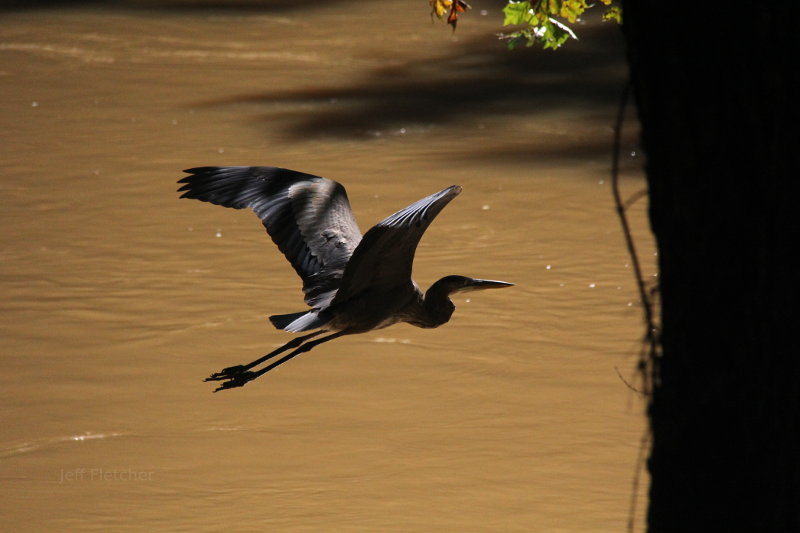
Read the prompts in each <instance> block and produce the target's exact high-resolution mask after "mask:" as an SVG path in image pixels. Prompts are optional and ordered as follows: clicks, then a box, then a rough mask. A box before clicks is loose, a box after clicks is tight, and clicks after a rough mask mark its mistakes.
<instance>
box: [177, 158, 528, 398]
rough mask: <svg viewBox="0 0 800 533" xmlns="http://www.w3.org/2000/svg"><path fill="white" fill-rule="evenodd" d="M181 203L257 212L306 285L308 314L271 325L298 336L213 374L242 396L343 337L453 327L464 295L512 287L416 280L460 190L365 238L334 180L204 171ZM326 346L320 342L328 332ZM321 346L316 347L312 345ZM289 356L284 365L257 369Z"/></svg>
mask: <svg viewBox="0 0 800 533" xmlns="http://www.w3.org/2000/svg"><path fill="white" fill-rule="evenodd" d="M184 172H186V173H187V174H189V175H188V176H184V177H183V178H182V179H181V180H179V181H178V183H182V184H183V186H182V187H180V189H178V191H179V192H183V194H182V195H181V198H195V199H197V200H202V201H204V202H211V203H213V204H217V205H221V206H224V207H232V208H234V209H242V208H245V207H249V208H250V209H252V210H253V211H255V213H256V215H258V217H259V218H260V219H261V222H262V223H263V224H264V227H265V228H266V229H267V233H268V234H269V236H270V237H272V240H273V242H274V243H275V244H277V245H278V248H279V249H280V251H281V252H283V254H284V255H285V256H286V259H288V260H289V262H290V263H291V264H292V266H293V267H294V269H295V270H296V271H297V274H298V275H299V276H300V278H301V279H302V280H303V292H304V293H305V302H306V304H307V305H308V306H309V307H311V309H310V310H308V311H300V312H297V313H289V314H285V315H273V316H271V317H269V319H270V321H271V322H272V324H273V325H274V326H275V327H276V328H278V329H282V330H285V331H289V332H292V333H299V332H304V331H311V330H316V331H313V332H312V333H309V334H307V335H302V336H300V337H295V338H294V339H292V340H291V341H289V342H287V343H286V344H284V345H283V346H281V347H280V348H278V349H277V350H275V351H273V352H271V353H268V354H267V355H265V356H263V357H260V358H258V359H256V360H255V361H252V362H251V363H248V364H246V365H236V366H231V367H228V368H225V369H223V370H222V371H220V372H215V373H214V374H212V375H211V376H209V377H208V378H206V379H205V381H222V384H221V385H220V386H219V387H218V388H217V389H216V390H215V391H214V392H216V391H219V390H223V389H230V388H234V387H241V386H243V385H245V384H246V383H248V382H250V381H252V380H254V379H256V378H258V377H259V376H262V375H263V374H265V373H266V372H269V371H270V370H272V369H273V368H275V367H277V366H278V365H280V364H282V363H285V362H286V361H288V360H289V359H291V358H293V357H295V356H297V355H298V354H301V353H303V352H307V351H309V350H311V349H312V348H313V347H315V346H317V345H319V344H322V343H323V342H327V341H330V340H333V339H335V338H337V337H341V336H342V335H352V334H354V333H364V332H366V331H371V330H374V329H380V328H385V327H388V326H391V325H392V324H396V323H398V322H408V323H409V324H413V325H414V326H418V327H421V328H435V327H438V326H441V325H442V324H444V323H446V322H447V321H448V320H450V316H451V315H452V314H453V310H454V309H455V306H454V305H453V302H452V301H451V300H450V298H449V297H448V296H449V295H450V294H453V293H456V292H463V291H470V290H476V289H492V288H499V287H508V286H510V285H513V283H507V282H505V281H493V280H486V279H473V278H468V277H465V276H445V277H443V278H442V279H440V280H439V281H437V282H436V283H434V284H433V285H431V287H430V288H429V289H428V291H427V292H426V293H425V294H424V295H423V293H422V291H421V290H420V288H419V286H418V285H417V284H416V283H415V282H414V281H413V280H412V279H411V267H412V263H413V262H414V252H415V251H416V249H417V244H418V243H419V241H420V239H421V238H422V234H423V233H425V230H426V229H427V227H428V226H429V225H430V223H431V222H432V221H433V219H434V218H435V217H436V215H438V214H439V212H440V211H441V210H442V209H443V208H444V206H446V205H447V204H448V203H449V202H450V200H452V199H453V198H455V197H456V196H457V195H458V194H459V193H460V192H461V187H460V186H458V185H453V186H451V187H448V188H446V189H444V190H442V191H439V192H437V193H435V194H432V195H430V196H428V197H426V198H423V199H422V200H419V201H418V202H415V203H413V204H411V205H410V206H408V207H406V208H405V209H401V210H400V211H398V212H397V213H395V214H393V215H392V216H390V217H388V218H386V219H385V220H383V221H382V222H379V223H378V224H376V225H375V227H373V228H372V229H370V230H369V231H368V232H367V233H366V235H364V236H363V237H362V236H361V232H360V231H359V229H358V225H357V224H356V220H355V218H354V217H353V213H352V211H351V210H350V202H349V201H348V200H347V193H346V192H345V190H344V187H343V186H342V185H341V184H339V183H337V182H335V181H332V180H329V179H326V178H321V177H319V176H313V175H311V174H305V173H302V172H297V171H294V170H288V169H285V168H276V167H199V168H191V169H189V170H185V171H184ZM326 332H327V333H330V334H329V335H327V336H325V337H321V338H314V337H317V336H318V335H321V334H323V333H326ZM311 339H313V340H311ZM288 350H292V351H291V352H289V353H288V354H287V355H285V356H283V357H282V358H281V359H278V360H277V361H274V362H272V363H270V364H269V365H267V366H265V367H263V368H261V369H259V370H251V369H253V368H254V367H256V366H258V365H260V364H261V363H264V362H265V361H267V360H269V359H272V358H274V357H276V356H278V355H280V354H282V353H284V352H286V351H288Z"/></svg>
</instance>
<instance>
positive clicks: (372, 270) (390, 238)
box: [332, 185, 461, 304]
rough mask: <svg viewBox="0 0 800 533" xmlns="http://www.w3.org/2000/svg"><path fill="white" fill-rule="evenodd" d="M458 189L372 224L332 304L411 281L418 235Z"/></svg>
mask: <svg viewBox="0 0 800 533" xmlns="http://www.w3.org/2000/svg"><path fill="white" fill-rule="evenodd" d="M460 192H461V187H460V186H458V185H453V186H451V187H448V188H447V189H444V190H442V191H439V192H437V193H436V194H432V195H430V196H428V197H427V198H423V199H422V200H420V201H418V202H415V203H413V204H411V205H410V206H408V207H406V208H405V209H402V210H400V211H398V212H397V213H395V214H393V215H392V216H390V217H388V218H386V219H385V220H383V221H381V222H379V223H378V224H376V225H375V226H374V227H373V228H372V229H370V230H369V231H368V232H367V233H366V234H365V235H364V238H363V239H361V242H360V243H359V245H358V246H357V247H356V249H355V251H354V252H353V255H352V257H351V258H350V262H349V263H347V267H346V268H345V271H344V276H343V277H342V282H341V285H340V287H339V291H338V292H337V293H336V297H335V298H334V299H333V302H332V303H334V304H335V303H337V302H343V301H346V300H348V299H350V298H352V297H353V296H356V295H358V294H360V293H362V292H364V291H366V290H367V289H370V288H381V287H382V288H387V289H389V288H391V287H394V286H397V285H398V284H402V283H407V282H408V281H409V280H410V279H411V268H412V265H413V263H414V252H416V250H417V244H419V241H420V239H421V238H422V234H423V233H425V230H426V229H427V228H428V226H429V225H430V223H431V222H433V219H434V218H435V217H436V215H438V214H439V212H440V211H441V210H442V209H444V206H446V205H447V204H448V203H450V200H452V199H453V198H455V197H456V196H458V194H459V193H460Z"/></svg>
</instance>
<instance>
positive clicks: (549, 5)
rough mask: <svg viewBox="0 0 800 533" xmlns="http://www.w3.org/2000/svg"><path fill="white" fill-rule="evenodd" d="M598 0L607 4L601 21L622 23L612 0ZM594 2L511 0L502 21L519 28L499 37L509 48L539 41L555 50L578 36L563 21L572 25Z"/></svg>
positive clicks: (617, 7) (619, 12) (579, 0)
mask: <svg viewBox="0 0 800 533" xmlns="http://www.w3.org/2000/svg"><path fill="white" fill-rule="evenodd" d="M599 1H600V2H601V3H602V4H604V5H605V6H606V11H605V13H604V14H603V20H614V21H616V22H618V23H621V22H622V11H621V8H620V7H619V6H618V5H614V2H615V0H599ZM595 5H596V4H594V3H589V2H587V0H531V1H528V0H525V1H519V0H510V1H509V2H508V4H507V5H506V7H504V8H503V13H504V14H505V21H504V22H503V24H504V25H505V26H517V27H518V28H517V29H516V30H514V31H512V32H511V33H507V34H503V35H502V38H504V39H506V40H507V42H508V47H509V48H516V47H517V46H519V45H520V44H524V45H525V46H533V45H534V44H536V43H540V44H541V45H542V47H543V48H545V49H548V48H550V49H552V50H555V49H557V48H558V47H560V46H561V45H562V44H564V43H565V42H567V41H568V40H569V39H570V38H572V39H577V38H578V36H577V35H575V32H574V31H572V29H571V28H570V27H569V26H567V24H566V22H568V23H570V24H574V23H575V22H576V21H577V20H578V18H579V17H580V16H581V15H582V14H583V13H584V11H586V10H587V9H589V8H591V7H594V6H595ZM559 19H562V20H565V21H566V22H562V21H561V20H559Z"/></svg>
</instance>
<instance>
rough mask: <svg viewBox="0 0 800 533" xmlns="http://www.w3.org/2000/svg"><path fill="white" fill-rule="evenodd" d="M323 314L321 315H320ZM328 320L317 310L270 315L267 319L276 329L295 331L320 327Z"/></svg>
mask: <svg viewBox="0 0 800 533" xmlns="http://www.w3.org/2000/svg"><path fill="white" fill-rule="evenodd" d="M321 315H323V316H321ZM329 320H330V318H329V317H327V316H324V313H321V314H318V312H317V311H315V310H312V311H300V312H299V313H288V314H286V315H272V316H271V317H269V321H270V322H272V325H273V326H275V327H276V328H278V329H282V330H284V331H291V332H292V333H297V332H299V331H309V330H312V329H317V328H321V327H322V326H324V325H325V324H327V323H328V321H329Z"/></svg>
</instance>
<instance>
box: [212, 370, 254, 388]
mask: <svg viewBox="0 0 800 533" xmlns="http://www.w3.org/2000/svg"><path fill="white" fill-rule="evenodd" d="M259 375H260V374H257V373H255V372H239V373H238V374H234V375H233V376H230V377H228V378H227V381H225V382H223V383H222V384H221V385H220V386H219V387H217V388H216V389H214V392H219V391H221V390H227V389H235V388H236V387H244V386H245V385H247V383H248V382H250V381H252V380H254V379H256V378H257V377H258V376H259ZM206 381H212V380H211V379H206ZM213 381H218V380H213Z"/></svg>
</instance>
